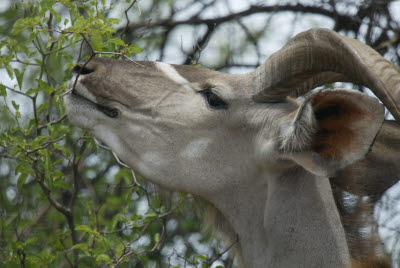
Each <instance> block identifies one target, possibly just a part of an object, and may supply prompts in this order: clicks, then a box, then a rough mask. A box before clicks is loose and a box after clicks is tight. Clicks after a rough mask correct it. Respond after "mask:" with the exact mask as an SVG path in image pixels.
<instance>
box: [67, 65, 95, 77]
mask: <svg viewBox="0 0 400 268" xmlns="http://www.w3.org/2000/svg"><path fill="white" fill-rule="evenodd" d="M93 72H94V69H92V68H89V67H88V66H81V65H75V67H74V68H73V69H72V72H71V74H72V75H74V74H79V75H85V74H90V73H93Z"/></svg>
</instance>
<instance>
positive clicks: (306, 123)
mask: <svg viewBox="0 0 400 268" xmlns="http://www.w3.org/2000/svg"><path fill="white" fill-rule="evenodd" d="M383 118H384V108H383V106H382V105H381V104H379V102H378V100H377V99H376V98H372V97H370V96H368V95H366V94H362V93H360V92H357V91H349V90H342V89H340V90H339V89H335V90H324V91H320V92H316V93H314V94H312V95H310V96H308V97H307V98H306V99H305V100H304V102H303V103H302V104H301V106H300V107H299V109H298V110H297V113H296V116H295V117H294V120H293V121H292V122H291V123H290V124H289V126H285V127H284V128H283V130H282V131H281V132H282V133H281V137H282V138H283V140H282V144H284V145H285V146H283V147H282V148H283V150H284V152H285V155H286V156H287V157H288V158H290V159H292V160H294V161H295V162H296V163H297V164H299V165H301V166H303V167H304V168H305V169H307V170H309V171H311V172H313V173H314V174H316V175H321V176H328V175H332V174H334V173H335V172H336V171H337V170H339V169H342V168H344V167H346V166H347V165H349V164H351V163H353V162H355V161H357V160H360V159H361V158H363V157H364V156H365V155H366V154H367V153H368V151H369V150H370V148H371V146H372V144H373V142H374V139H375V137H376V134H377V133H378V131H379V129H380V127H381V126H382V123H383ZM300 143H302V144H301V146H299V144H300ZM288 145H290V146H288ZM291 148H296V150H293V149H292V150H291Z"/></svg>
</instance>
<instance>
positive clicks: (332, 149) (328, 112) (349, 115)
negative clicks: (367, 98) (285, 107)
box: [311, 94, 370, 159]
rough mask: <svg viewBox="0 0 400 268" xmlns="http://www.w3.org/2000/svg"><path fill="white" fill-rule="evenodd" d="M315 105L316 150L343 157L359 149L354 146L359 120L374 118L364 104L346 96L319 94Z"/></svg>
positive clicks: (315, 98) (313, 105)
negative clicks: (359, 103) (367, 111)
mask: <svg viewBox="0 0 400 268" xmlns="http://www.w3.org/2000/svg"><path fill="white" fill-rule="evenodd" d="M312 107H313V110H314V115H315V119H316V121H317V125H318V130H317V133H316V136H315V138H314V139H313V143H312V146H311V147H312V150H313V151H315V152H316V153H318V154H319V155H320V156H321V157H323V158H326V159H340V158H343V157H344V155H343V154H344V153H346V152H351V151H353V150H356V149H357V148H354V146H356V145H355V143H354V139H356V135H357V128H356V125H359V124H357V122H359V121H360V120H362V119H366V120H367V121H369V120H368V119H370V118H368V117H370V116H369V113H366V112H365V111H363V109H362V106H358V105H355V104H354V100H351V99H350V98H348V96H347V97H346V95H344V96H341V95H338V94H326V95H317V96H315V97H314V98H313V99H312ZM360 127H363V126H360Z"/></svg>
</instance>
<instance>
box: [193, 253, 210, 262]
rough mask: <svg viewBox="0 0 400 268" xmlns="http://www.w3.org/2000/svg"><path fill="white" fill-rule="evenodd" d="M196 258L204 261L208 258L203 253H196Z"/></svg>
mask: <svg viewBox="0 0 400 268" xmlns="http://www.w3.org/2000/svg"><path fill="white" fill-rule="evenodd" d="M196 258H197V259H201V260H205V261H207V260H208V257H206V256H203V255H200V254H198V255H196Z"/></svg>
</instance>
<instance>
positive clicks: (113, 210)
mask: <svg viewBox="0 0 400 268" xmlns="http://www.w3.org/2000/svg"><path fill="white" fill-rule="evenodd" d="M314 27H324V28H329V29H333V30H335V31H338V32H339V33H341V34H344V35H347V36H350V37H353V38H356V39H358V40H360V41H362V42H364V43H366V44H368V45H370V46H371V47H372V48H374V49H375V50H377V51H378V52H379V53H381V54H382V55H383V56H384V57H385V58H386V59H388V60H390V61H392V62H394V63H396V64H398V65H399V63H400V1H398V0H393V1H390V0H370V1H367V0H364V1H348V0H319V1H317V0H315V1H306V0H304V1H257V0H138V1H134V0H59V1H56V0H43V1H34V0H30V1H29V0H24V1H17V0H2V1H1V2H0V127H1V128H0V267H115V266H118V267H234V266H235V261H234V260H232V259H231V258H229V257H228V254H227V253H226V251H227V250H228V249H229V247H230V245H224V244H223V243H221V241H219V240H218V239H216V238H215V236H213V235H212V234H210V233H204V232H200V231H201V227H202V218H203V216H202V215H203V214H202V209H201V208H198V206H196V204H195V202H194V197H193V196H191V195H188V194H185V193H168V192H165V191H163V190H160V189H157V187H156V186H153V185H149V184H148V183H146V182H145V181H144V180H143V179H142V178H140V176H138V175H137V176H136V177H137V178H136V179H135V178H134V175H133V173H132V171H131V170H130V169H128V168H126V167H124V166H122V165H121V164H119V163H118V161H117V160H116V159H115V157H114V156H113V154H112V152H110V151H109V150H107V149H106V148H102V147H101V146H99V145H98V144H97V143H96V141H95V140H94V139H93V138H92V137H90V135H88V134H87V133H84V132H83V131H82V130H80V129H78V128H75V127H74V126H72V125H71V124H70V122H69V121H68V119H67V118H66V116H65V108H64V105H63V100H62V93H63V92H65V91H66V90H67V88H66V81H67V80H68V78H69V75H70V71H71V68H72V67H73V66H74V65H75V64H76V63H77V62H81V61H85V60H87V59H88V57H89V56H90V55H95V54H96V56H103V57H114V58H130V59H131V60H134V61H137V60H146V61H147V60H149V61H163V62H167V63H173V64H189V65H198V66H203V67H206V68H211V69H215V70H219V71H222V72H229V73H245V72H249V71H252V70H254V69H255V68H256V67H257V66H258V65H260V64H262V63H264V62H265V60H266V59H267V58H268V57H269V56H270V55H271V54H272V53H274V52H275V51H277V50H278V49H279V48H281V47H282V46H283V45H284V44H285V43H286V42H287V41H288V40H289V39H290V38H291V37H293V36H294V35H296V34H298V33H300V32H302V31H305V30H308V29H310V28H314ZM88 55H89V56H88ZM335 86H336V87H346V88H353V89H355V90H360V91H366V92H368V93H369V94H371V93H370V92H369V91H368V89H366V88H363V87H359V86H356V85H352V84H338V85H335ZM387 117H388V118H389V119H390V118H391V116H390V114H387ZM137 182H138V183H137ZM341 194H342V198H343V200H344V201H343V202H345V203H346V204H348V206H356V205H357V204H359V203H360V202H365V200H366V199H368V197H358V196H353V195H351V194H349V193H346V192H343V193H341ZM377 198H378V199H380V201H379V202H377V204H376V206H375V208H374V217H375V219H376V220H377V222H378V226H377V227H374V226H372V227H371V228H378V231H379V234H380V236H381V239H382V241H383V242H384V245H383V248H384V250H385V254H387V256H389V257H390V258H391V259H392V261H393V264H394V267H400V259H399V257H400V241H399V239H400V188H399V185H394V186H393V187H392V188H391V189H389V190H388V191H387V192H386V193H385V194H384V195H383V196H380V197H377ZM369 231H370V230H360V232H365V233H368V232H369Z"/></svg>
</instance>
